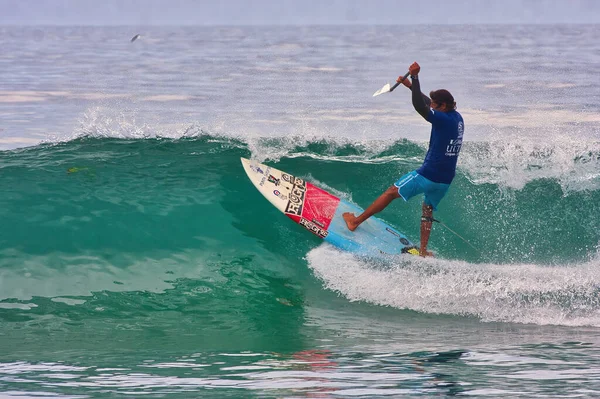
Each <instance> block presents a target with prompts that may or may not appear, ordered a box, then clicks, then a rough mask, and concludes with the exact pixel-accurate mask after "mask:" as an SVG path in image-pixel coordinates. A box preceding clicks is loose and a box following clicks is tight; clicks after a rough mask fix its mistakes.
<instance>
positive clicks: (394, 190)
mask: <svg viewBox="0 0 600 399" xmlns="http://www.w3.org/2000/svg"><path fill="white" fill-rule="evenodd" d="M384 194H385V195H389V196H390V197H392V198H394V199H396V198H400V193H398V187H396V186H390V187H389V188H388V189H387V190H385V192H384Z"/></svg>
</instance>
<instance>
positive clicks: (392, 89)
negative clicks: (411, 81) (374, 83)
mask: <svg viewBox="0 0 600 399" xmlns="http://www.w3.org/2000/svg"><path fill="white" fill-rule="evenodd" d="M408 75H410V72H406V74H405V75H404V76H403V77H402V80H400V81H399V82H396V84H395V85H393V86H392V87H391V88H390V91H394V89H395V88H396V87H398V85H400V83H402V82H403V81H404V79H406V78H408Z"/></svg>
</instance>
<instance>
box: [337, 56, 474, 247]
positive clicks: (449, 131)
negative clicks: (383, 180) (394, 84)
mask: <svg viewBox="0 0 600 399" xmlns="http://www.w3.org/2000/svg"><path fill="white" fill-rule="evenodd" d="M408 71H409V72H410V78H411V80H412V84H411V83H410V82H409V81H408V79H403V77H399V78H398V80H397V81H398V82H401V83H403V84H404V85H405V86H406V87H408V88H409V89H411V90H412V103H413V106H414V107H415V110H416V111H417V112H418V113H419V115H421V116H422V117H423V118H425V120H426V121H427V122H429V123H431V136H430V138H429V148H428V150H427V155H425V160H424V161H423V165H421V167H420V168H419V169H417V170H413V171H412V172H409V173H407V174H405V175H404V176H402V177H401V178H400V179H398V181H396V182H395V183H394V184H393V185H392V186H390V187H389V188H388V189H387V190H386V191H384V192H383V194H381V196H379V198H377V199H376V200H375V201H374V202H373V203H372V204H371V205H370V206H369V207H368V208H367V209H366V210H365V211H364V212H363V213H361V214H360V215H358V216H355V215H354V214H353V213H350V212H346V213H344V214H343V215H342V216H343V217H344V220H345V221H346V225H347V226H348V229H349V230H350V231H354V230H356V228H357V227H358V226H359V225H360V224H361V223H362V222H364V221H365V220H367V219H368V218H369V217H371V216H373V215H374V214H376V213H379V212H381V211H382V210H384V209H385V207H387V206H388V205H389V204H390V202H392V201H393V200H395V199H396V198H402V199H404V201H408V200H409V199H411V198H412V197H414V196H415V195H417V194H421V193H424V194H425V198H424V201H423V208H422V209H423V213H422V217H421V246H420V248H419V255H421V256H432V255H433V254H432V253H431V252H429V251H427V244H428V243H429V235H430V234H431V224H432V223H433V221H434V219H433V211H434V210H437V206H438V204H439V203H440V201H441V200H442V198H444V195H446V192H447V191H448V188H449V187H450V183H451V182H452V179H453V178H454V174H455V173H456V161H457V159H458V154H459V152H460V148H461V145H462V138H463V132H464V121H463V118H462V116H461V115H460V114H459V113H458V112H457V111H456V103H455V102H454V97H453V96H452V94H450V92H449V91H448V90H444V89H441V90H436V91H432V92H430V93H429V97H427V96H426V95H424V94H423V93H421V86H420V84H419V72H420V71H421V67H420V66H419V64H417V63H416V62H414V63H413V64H412V65H411V66H410V67H409V68H408Z"/></svg>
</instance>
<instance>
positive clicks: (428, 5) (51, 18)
mask: <svg viewBox="0 0 600 399" xmlns="http://www.w3.org/2000/svg"><path fill="white" fill-rule="evenodd" d="M477 23H600V1H597V0H446V1H438V0H429V1H427V0H420V1H419V0H415V1H406V0H395V1H394V0H246V1H244V0H195V1H194V0H0V25H306V24H477Z"/></svg>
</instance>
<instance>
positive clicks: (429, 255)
mask: <svg viewBox="0 0 600 399" xmlns="http://www.w3.org/2000/svg"><path fill="white" fill-rule="evenodd" d="M419 256H422V257H423V258H429V257H432V258H433V257H434V255H433V252H431V251H427V250H425V253H423V252H421V251H419Z"/></svg>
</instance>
